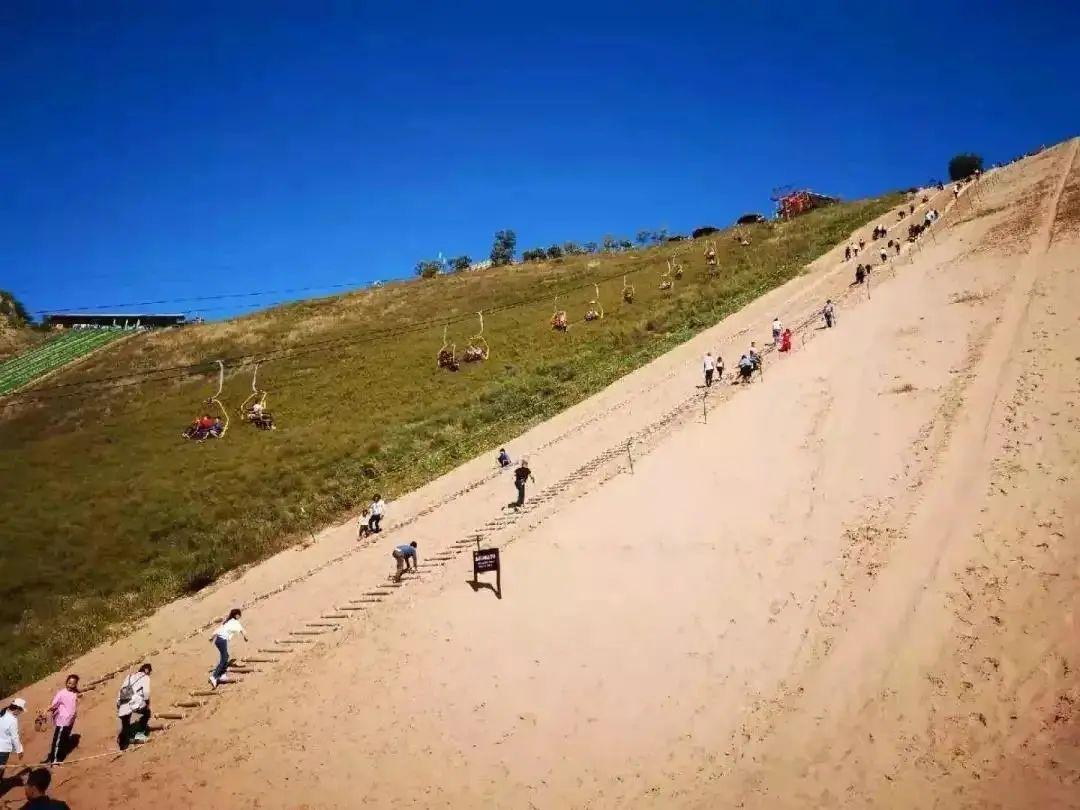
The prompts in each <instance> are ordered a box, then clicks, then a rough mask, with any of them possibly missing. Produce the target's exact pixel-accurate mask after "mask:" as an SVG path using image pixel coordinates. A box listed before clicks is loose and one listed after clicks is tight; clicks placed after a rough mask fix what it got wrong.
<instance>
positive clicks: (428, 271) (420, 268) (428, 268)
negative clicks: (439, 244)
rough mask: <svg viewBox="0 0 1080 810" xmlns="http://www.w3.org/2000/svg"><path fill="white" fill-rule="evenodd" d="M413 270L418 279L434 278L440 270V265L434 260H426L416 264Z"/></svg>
mask: <svg viewBox="0 0 1080 810" xmlns="http://www.w3.org/2000/svg"><path fill="white" fill-rule="evenodd" d="M414 269H415V271H416V275H418V276H420V278H435V276H437V275H439V271H440V270H442V264H441V263H440V262H438V261H435V260H434V259H427V260H422V261H419V262H417V263H416V267H415V268H414Z"/></svg>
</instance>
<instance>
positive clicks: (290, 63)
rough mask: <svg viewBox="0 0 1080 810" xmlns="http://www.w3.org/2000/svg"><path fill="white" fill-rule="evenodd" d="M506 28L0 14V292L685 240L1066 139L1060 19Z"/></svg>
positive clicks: (306, 282)
mask: <svg viewBox="0 0 1080 810" xmlns="http://www.w3.org/2000/svg"><path fill="white" fill-rule="evenodd" d="M518 5H519V4H513V3H505V2H502V3H490V4H487V3H468V2H465V3H455V4H445V7H444V8H443V7H442V6H443V4H412V3H409V2H399V3H396V4H388V3H379V4H366V3H320V2H308V3H301V2H291V3H274V2H260V3H257V4H255V3H253V4H245V3H241V2H229V3H217V4H210V3H197V2H196V3H183V4H180V3H176V4H171V3H163V2H154V3H144V2H132V3H110V2H107V1H106V0H99V1H98V2H81V3H64V2H49V3H40V2H9V3H5V4H3V6H2V7H0V52H2V53H3V54H4V57H3V59H0V92H2V94H3V99H4V101H3V114H2V117H0V120H2V122H3V124H2V126H0V287H5V288H9V289H11V290H13V291H14V292H15V293H16V294H17V295H19V296H20V297H21V298H22V299H23V301H24V303H25V304H26V306H27V307H28V308H29V309H31V310H39V309H46V308H52V307H78V308H81V307H92V306H100V305H105V304H113V303H121V302H138V301H147V300H157V299H166V298H176V297H188V296H195V295H213V294H221V293H244V292H249V291H258V290H279V289H282V288H295V287H321V286H327V287H329V286H330V285H339V284H351V283H354V282H356V283H360V282H364V281H370V280H373V279H379V278H383V279H385V278H391V277H395V276H401V275H406V274H408V273H410V272H411V268H412V267H413V265H414V264H415V262H416V261H417V260H418V259H421V258H428V257H433V256H435V255H436V254H437V253H438V252H439V251H442V252H443V253H445V254H447V255H456V254H458V253H467V254H469V255H471V256H472V257H474V258H483V257H486V255H487V253H488V251H489V249H490V245H491V237H492V234H493V233H494V231H496V230H497V229H500V228H513V229H514V230H516V231H517V234H518V247H519V250H520V249H523V248H528V247H533V246H538V245H547V244H550V243H552V242H555V241H558V242H562V241H565V240H567V239H573V240H577V241H588V240H599V239H600V238H601V237H602V236H603V235H604V234H605V233H613V234H616V235H626V236H629V237H631V238H632V237H633V235H634V234H635V233H636V232H637V231H638V230H639V229H642V228H657V227H660V226H667V227H668V228H670V229H671V230H672V231H685V230H688V229H690V228H693V227H695V226H697V225H702V224H726V223H728V222H729V221H730V220H732V219H733V218H734V217H735V216H737V215H738V214H740V213H743V212H745V211H755V210H759V211H763V210H768V209H769V207H770V203H769V194H770V191H771V189H772V188H773V187H774V186H777V185H781V184H789V183H791V184H798V185H808V186H810V187H813V188H815V189H817V190H819V191H823V192H828V193H834V194H838V195H841V196H844V197H858V196H863V195H867V194H873V193H876V192H879V191H882V190H886V189H890V188H896V187H906V186H909V185H912V184H915V183H918V182H921V181H924V180H926V179H928V178H929V177H931V176H941V175H943V174H944V173H945V166H946V163H947V161H948V158H949V157H950V156H951V155H952V154H954V153H955V152H957V151H965V150H974V151H977V152H980V153H981V154H983V155H984V156H985V157H986V158H987V159H988V160H989V161H993V160H997V159H1003V158H1007V157H1010V156H1012V155H1013V154H1015V153H1017V152H1020V151H1024V150H1026V149H1029V148H1032V147H1035V146H1038V145H1039V144H1041V143H1044V142H1045V143H1050V142H1054V141H1059V140H1062V139H1064V138H1066V137H1069V136H1071V135H1074V134H1077V133H1078V131H1080V114H1078V113H1080V82H1077V81H1076V55H1077V54H1078V53H1080V4H1077V3H1075V2H1073V3H1065V2H1062V3H1056V4H1055V3H1041V4H1040V3H1024V4H1021V3H996V2H988V3H984V4H977V5H979V6H980V8H979V9H978V11H975V10H974V7H975V5H976V4H971V3H953V2H948V1H946V2H937V3H927V4H911V3H889V4H886V3H874V2H871V3H865V2H864V3H830V2H814V3H806V2H802V3H783V2H772V3H770V2H745V3H735V4H729V3H717V2H712V3H706V2H701V3H682V4H680V3H669V4H659V3H650V4H644V3H642V4H638V3H635V2H632V0H627V1H626V2H621V3H588V2H579V3H574V4H569V3H567V4H562V3H558V2H553V3H542V4H541V3H537V4H531V5H529V6H525V7H521V8H517V6H518ZM282 297H287V296H281V295H268V296H263V297H255V298H251V299H242V300H240V301H239V302H224V305H223V304H222V302H211V304H208V305H205V306H204V308H203V310H201V311H202V312H203V314H204V315H205V316H206V317H223V316H225V315H228V314H232V313H235V312H237V311H247V310H246V309H242V308H244V307H247V306H249V305H250V304H251V303H256V304H257V303H260V302H266V303H269V302H270V301H273V300H277V299H278V298H282ZM195 306H196V305H194V304H171V305H158V306H154V307H149V308H150V309H154V310H156V311H179V310H186V309H191V308H193V307H195ZM219 306H226V308H221V309H218V308H217V307H219Z"/></svg>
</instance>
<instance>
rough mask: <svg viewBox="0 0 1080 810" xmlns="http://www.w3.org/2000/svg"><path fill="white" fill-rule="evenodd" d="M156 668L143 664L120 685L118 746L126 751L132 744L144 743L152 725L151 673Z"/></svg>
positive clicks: (117, 710)
mask: <svg viewBox="0 0 1080 810" xmlns="http://www.w3.org/2000/svg"><path fill="white" fill-rule="evenodd" d="M153 671H154V668H153V667H152V666H150V664H143V665H142V666H141V667H139V670H138V672H132V673H130V674H129V675H128V676H127V677H126V678H124V680H123V681H121V683H120V694H119V695H117V697H116V716H117V717H119V718H120V736H119V737H117V740H116V742H117V744H118V745H119V746H120V750H121V751H123V750H125V749H126V748H127V747H128V746H129V745H131V743H133V742H135V743H144V742H146V741H147V740H148V739H149V737H148V736H147V726H148V725H149V724H150V673H151V672H153Z"/></svg>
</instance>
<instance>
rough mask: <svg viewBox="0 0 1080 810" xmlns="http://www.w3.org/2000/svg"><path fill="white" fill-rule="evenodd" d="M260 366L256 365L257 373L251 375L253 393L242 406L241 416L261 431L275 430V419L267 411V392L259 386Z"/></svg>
mask: <svg viewBox="0 0 1080 810" xmlns="http://www.w3.org/2000/svg"><path fill="white" fill-rule="evenodd" d="M260 365H261V364H260V363H256V364H255V371H253V372H252V374H251V393H250V394H248V398H247V399H245V400H244V401H243V402H242V403H241V404H240V415H241V416H242V417H243V418H244V419H245V420H246V421H247V422H248V423H250V424H252V425H254V426H255V427H257V428H259V430H274V429H275V425H274V417H273V415H272V414H271V413H270V411H268V410H266V397H267V392H266V391H264V390H261V389H260V388H259V386H258V379H259V366H260Z"/></svg>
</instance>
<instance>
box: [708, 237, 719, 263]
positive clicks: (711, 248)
mask: <svg viewBox="0 0 1080 810" xmlns="http://www.w3.org/2000/svg"><path fill="white" fill-rule="evenodd" d="M718 262H719V259H717V254H716V241H715V240H713V239H706V240H705V266H706V267H716V266H717V264H718Z"/></svg>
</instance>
